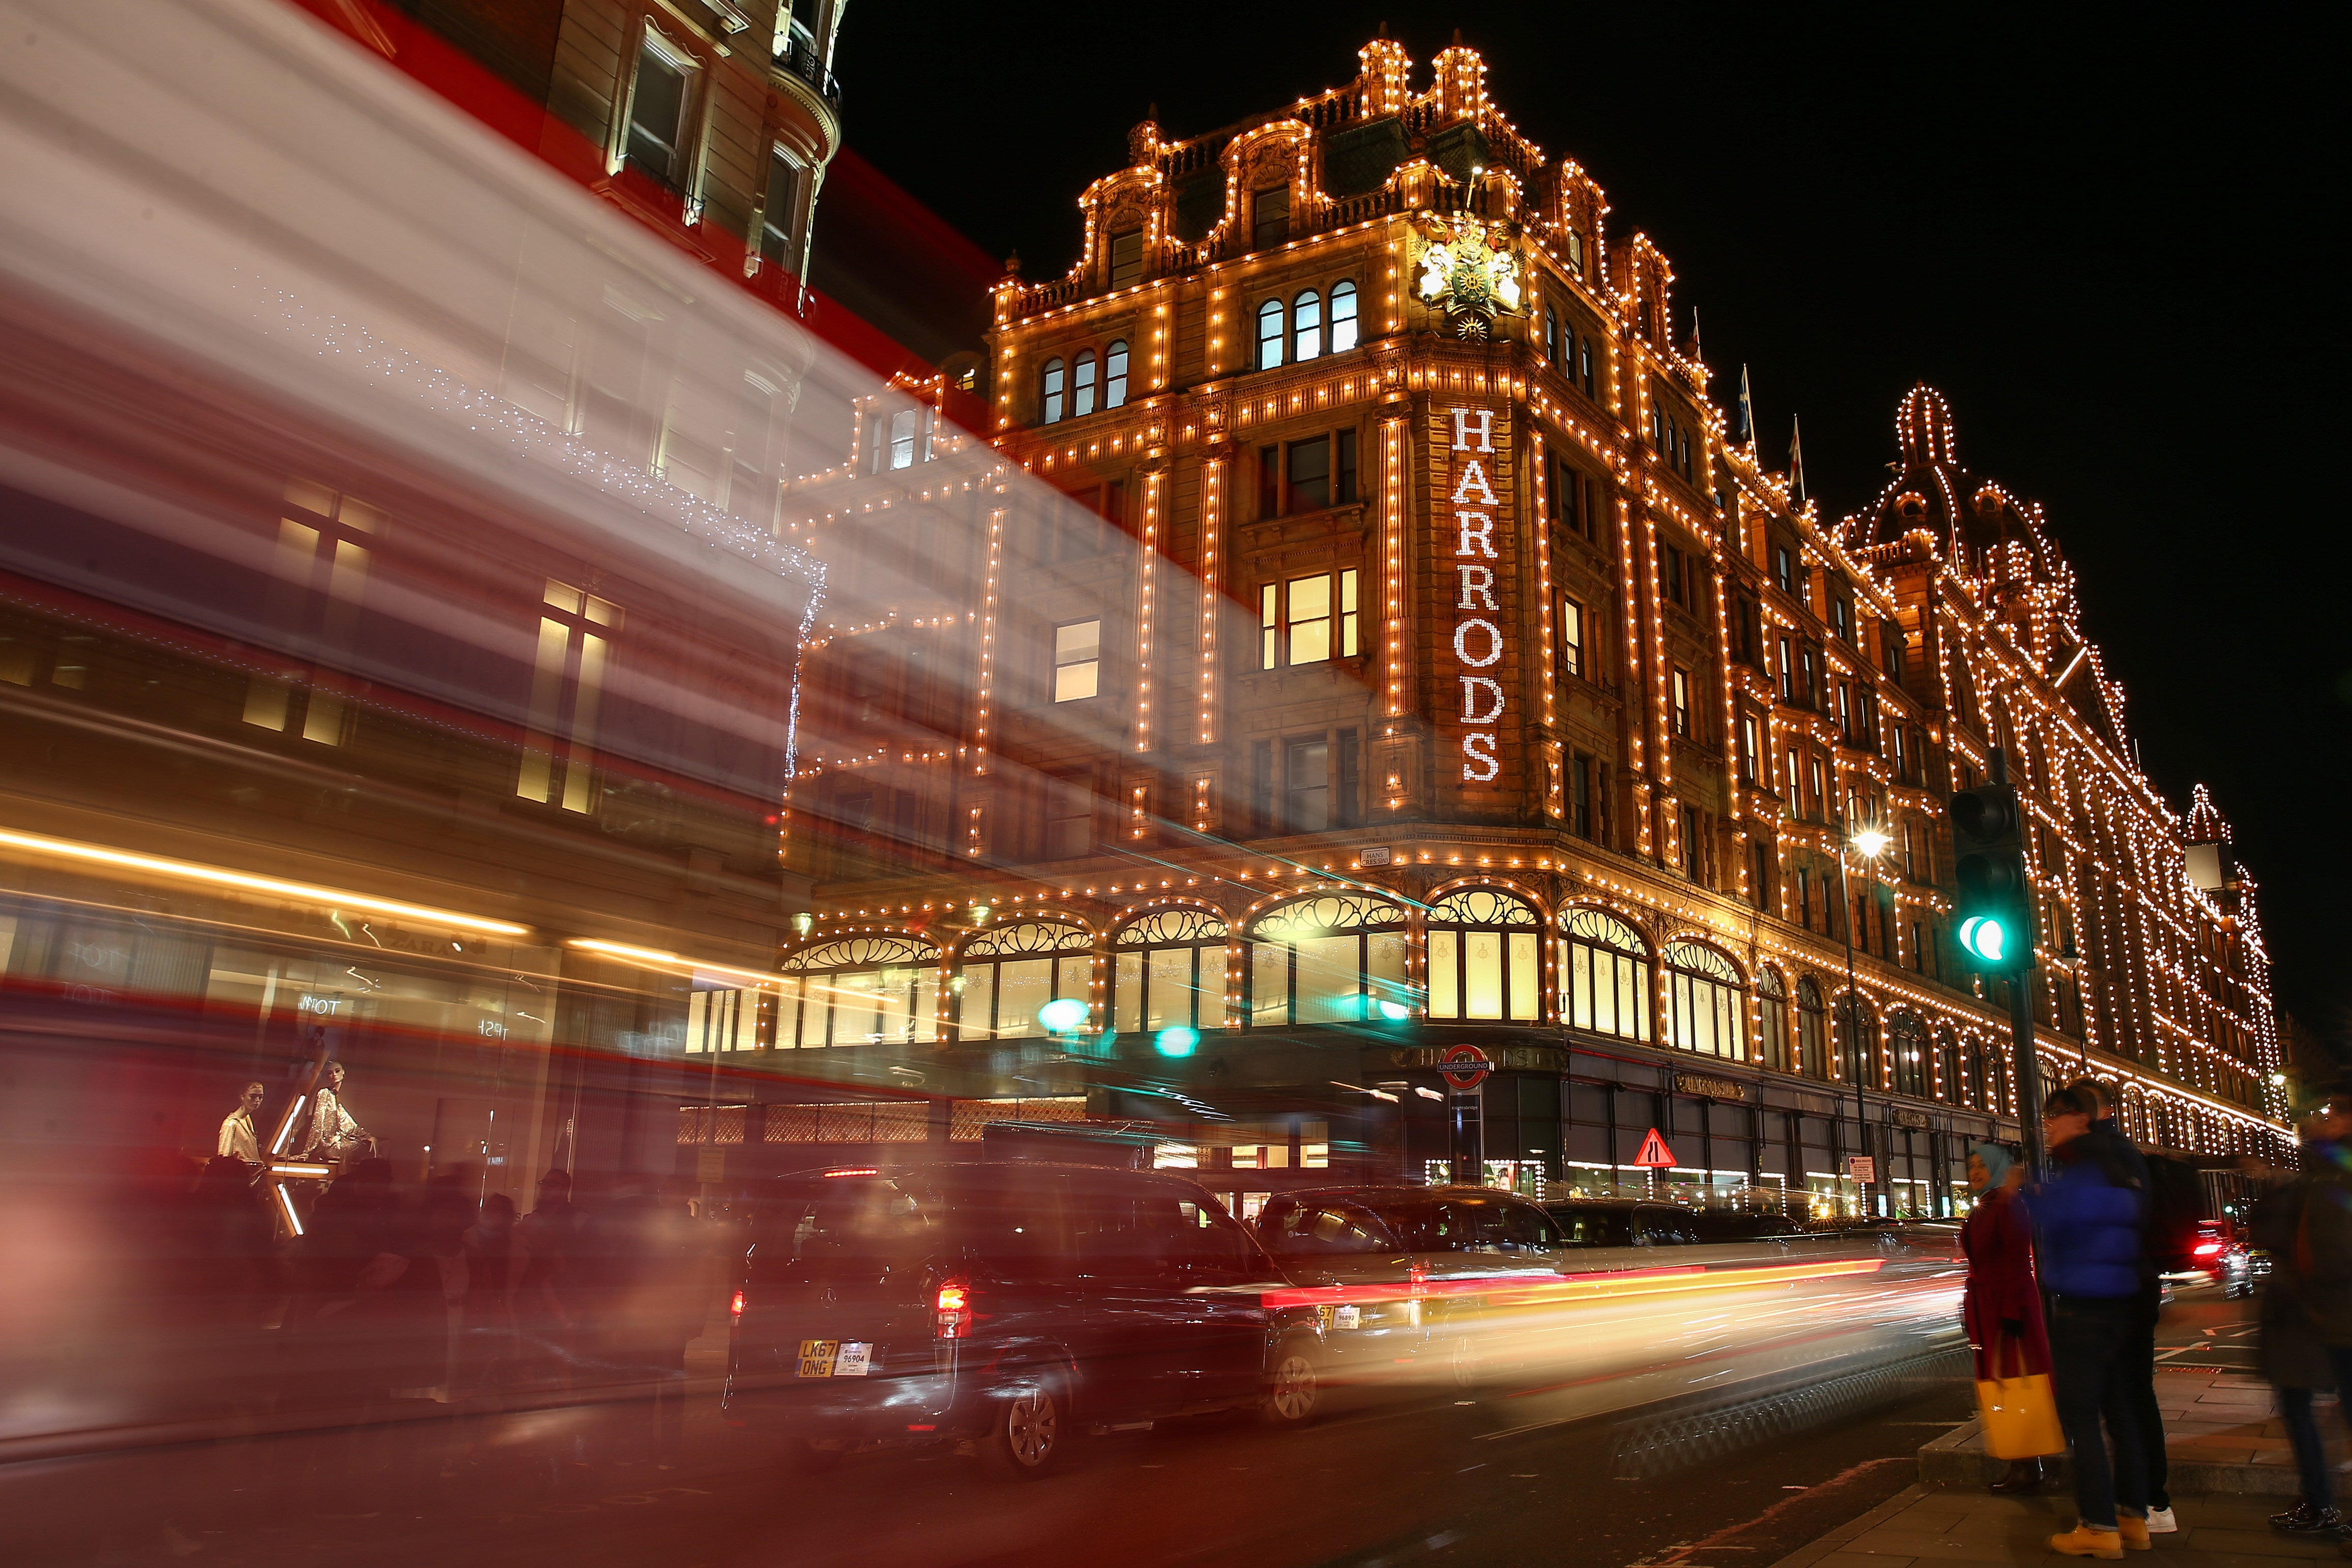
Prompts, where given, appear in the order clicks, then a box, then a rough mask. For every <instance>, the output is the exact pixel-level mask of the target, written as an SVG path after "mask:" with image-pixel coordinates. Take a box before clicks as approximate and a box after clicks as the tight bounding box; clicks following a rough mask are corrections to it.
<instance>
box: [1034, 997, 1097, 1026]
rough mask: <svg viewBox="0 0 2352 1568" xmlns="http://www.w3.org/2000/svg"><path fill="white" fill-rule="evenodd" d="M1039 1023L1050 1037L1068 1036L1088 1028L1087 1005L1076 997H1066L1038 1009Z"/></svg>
mask: <svg viewBox="0 0 2352 1568" xmlns="http://www.w3.org/2000/svg"><path fill="white" fill-rule="evenodd" d="M1037 1022H1038V1023H1040V1024H1042V1025H1044V1026H1045V1032H1046V1033H1047V1034H1049V1035H1066V1034H1070V1033H1072V1032H1073V1031H1076V1030H1078V1029H1083V1028H1085V1027H1086V1026H1087V1005H1086V1004H1085V1003H1083V1002H1081V1001H1079V1000H1078V999H1077V998H1076V997H1075V996H1064V997H1060V998H1058V999H1056V1000H1055V1001H1052V1002H1048V1003H1046V1004H1045V1005H1044V1006H1043V1007H1040V1008H1038V1009H1037Z"/></svg>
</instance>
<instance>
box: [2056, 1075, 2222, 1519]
mask: <svg viewBox="0 0 2352 1568" xmlns="http://www.w3.org/2000/svg"><path fill="white" fill-rule="evenodd" d="M2066 1087H2067V1088H2068V1089H2071V1090H2073V1091H2074V1093H2076V1094H2079V1095H2081V1096H2083V1097H2084V1099H2086V1100H2089V1101H2090V1102H2091V1131H2089V1133H2088V1134H2086V1136H2087V1137H2089V1138H2090V1139H2091V1140H2093V1142H2092V1143H2091V1144H2090V1145H2086V1147H2095V1148H2098V1149H2101V1150H2104V1151H2108V1152H2111V1153H2112V1152H2114V1151H2116V1150H2117V1149H2118V1148H2119V1149H2120V1150H2121V1151H2123V1152H2126V1153H2137V1150H2135V1149H2133V1147H2132V1143H2131V1141H2130V1140H2129V1139H2127V1138H2126V1137H2125V1136H2124V1134H2123V1130H2122V1129H2121V1128H2120V1127H2119V1126H2118V1125H2117V1124H2116V1095H2115V1090H2114V1089H2113V1088H2112V1087H2110V1086H2109V1085H2107V1084H2105V1083H2103V1082H2101V1081H2100V1080H2099V1079H2095V1078H2078V1079H2075V1080H2074V1082H2073V1083H2070V1084H2068V1085H2067V1086H2066ZM2116 1157H2117V1158H2120V1155H2117V1156H2116ZM2139 1159H2140V1163H2141V1164H2142V1165H2144V1166H2146V1167H2147V1175H2146V1177H2145V1178H2144V1179H2142V1180H2141V1183H2140V1189H2141V1192H2142V1193H2143V1194H2145V1196H2144V1198H2143V1200H2142V1203H2141V1205H2140V1223H2141V1227H2142V1228H2141V1242H2140V1286H2139V1317H2138V1319H2137V1321H2136V1322H2135V1323H2134V1324H2133V1327H2132V1337H2131V1342H2130V1344H2129V1345H2128V1346H2127V1347H2126V1353H2127V1363H2126V1369H2125V1373H2124V1377H2125V1380H2126V1384H2127V1385H2128V1392H2129V1394H2130V1396H2131V1401H2132V1415H2133V1418H2134V1421H2135V1423H2136V1424H2137V1426H2138V1428H2139V1435H2140V1457H2141V1458H2142V1459H2143V1460H2145V1461H2146V1463H2147V1532H2148V1533H2149V1534H2150V1535H2169V1534H2171V1533H2172V1532H2173V1531H2177V1530H2179V1528H2180V1523H2179V1520H2177V1519H2175V1518H2174V1517H2173V1512H2172V1492H2171V1489H2170V1483H2171V1480H2172V1461H2171V1458H2170V1457H2169V1456H2168V1455H2167V1453H2166V1452H2165V1447H2164V1412H2163V1410H2162V1409H2161V1408H2160V1407H2158V1405H2157V1403H2156V1329H2157V1320H2158V1318H2159V1317H2160V1316H2161V1315H2162V1313H2163V1311H2164V1281H2163V1279H2162V1276H2163V1273H2164V1271H2165V1270H2166V1269H2167V1268H2177V1267H2179V1264H2180V1262H2181V1261H2184V1259H2181V1258H2176V1257H2172V1256H2168V1254H2172V1253H2179V1252H2181V1251H2184V1250H2185V1248H2186V1247H2191V1246H2194V1245H2195V1237H2196V1223H2195V1222H2196V1215H2197V1214H2198V1212H2199V1210H2198V1206H2197V1205H2198V1203H2199V1201H2200V1200H2199V1199H2198V1198H2197V1197H2196V1196H2195V1195H2193V1194H2195V1193H2196V1190H2197V1178H2196V1175H2195V1173H2193V1172H2189V1171H2187V1170H2184V1169H2182V1168H2180V1167H2179V1166H2178V1165H2176V1164H2175V1163H2172V1162H2168V1161H2163V1160H2158V1159H2151V1158H2150V1157H2148V1156H2147V1155H2140V1156H2139ZM2159 1166H2161V1167H2162V1168H2161V1169H2159V1168H2158V1167H2159ZM2165 1175H2169V1176H2171V1177H2172V1178H2173V1181H2174V1183H2175V1184H2176V1187H2177V1184H2179V1183H2182V1182H2185V1183H2186V1184H2187V1186H2188V1188H2189V1193H2190V1194H2192V1195H2191V1196H2189V1198H2188V1199H2187V1200H2186V1202H2187V1212H2186V1215H2185V1216H2184V1215H2181V1214H2178V1213H2175V1214H2172V1215H2169V1216H2168V1215H2166V1214H2165V1213H2164V1212H2163V1211H2165V1210H2166V1209H2167V1206H2168V1205H2167V1204H2166V1202H2165V1199H2166V1195H2167V1194H2168V1193H2172V1194H2173V1195H2174V1197H2175V1199H2176V1200H2178V1196H2179V1194H2178V1193H2177V1190H2176V1187H2168V1185H2167V1184H2166V1182H2165V1181H2163V1180H2161V1179H2160V1178H2161V1177H2163V1176H2165ZM2169 1206H2170V1208H2171V1209H2173V1210H2179V1209H2180V1208H2181V1207H2182V1205H2181V1203H2180V1202H2179V1201H2175V1202H2173V1203H2172V1204H2171V1205H2169ZM2184 1225H2185V1226H2186V1228H2187V1230H2188V1232H2189V1239H2188V1240H2187V1241H2186V1242H2182V1241H2181V1240H2179V1238H2178V1237H2170V1238H2167V1237H2159V1236H2158V1234H2157V1233H2158V1229H2160V1228H2162V1229H2168V1230H2179V1229H2180V1228H2182V1226H2184Z"/></svg>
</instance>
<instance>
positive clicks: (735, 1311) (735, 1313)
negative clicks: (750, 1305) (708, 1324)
mask: <svg viewBox="0 0 2352 1568" xmlns="http://www.w3.org/2000/svg"><path fill="white" fill-rule="evenodd" d="M727 1317H728V1321H730V1322H733V1323H740V1322H741V1321H743V1292H742V1291H740V1290H738V1291H736V1292H735V1296H734V1299H733V1300H730V1301H729V1302H728V1303H727Z"/></svg>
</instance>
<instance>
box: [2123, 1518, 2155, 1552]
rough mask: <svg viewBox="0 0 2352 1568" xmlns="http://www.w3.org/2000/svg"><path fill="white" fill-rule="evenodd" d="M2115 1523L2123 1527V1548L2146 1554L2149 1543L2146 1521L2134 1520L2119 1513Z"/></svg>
mask: <svg viewBox="0 0 2352 1568" xmlns="http://www.w3.org/2000/svg"><path fill="white" fill-rule="evenodd" d="M2116 1523H2117V1524H2119V1525H2121V1526H2123V1538H2124V1547H2125V1549H2126V1550H2127V1551H2131V1552H2146V1551H2148V1550H2149V1549H2150V1543H2149V1542H2148V1539H2147V1521H2146V1520H2144V1519H2134V1518H2133V1517H2132V1516H2131V1515H2129V1514H2127V1513H2119V1514H2117V1515H2116Z"/></svg>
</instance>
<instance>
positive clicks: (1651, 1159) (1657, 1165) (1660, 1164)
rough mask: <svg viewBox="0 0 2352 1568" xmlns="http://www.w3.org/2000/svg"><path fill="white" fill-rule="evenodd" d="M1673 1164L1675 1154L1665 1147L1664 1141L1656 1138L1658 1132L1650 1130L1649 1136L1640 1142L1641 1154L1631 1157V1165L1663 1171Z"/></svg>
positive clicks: (1654, 1129) (1653, 1129)
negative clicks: (1646, 1166)
mask: <svg viewBox="0 0 2352 1568" xmlns="http://www.w3.org/2000/svg"><path fill="white" fill-rule="evenodd" d="M1633 1163H1635V1164H1636V1165H1648V1166H1651V1167H1652V1168H1654V1169H1658V1170H1663V1169H1664V1168H1665V1167H1666V1166H1668V1165H1671V1164H1673V1163H1675V1152H1674V1151H1673V1150H1672V1149H1669V1148H1667V1147H1666V1141H1665V1140H1664V1139H1663V1138H1661V1137H1659V1136H1658V1130H1657V1129H1656V1128H1654V1127H1653V1128H1651V1129H1650V1135H1649V1136H1648V1137H1647V1138H1644V1139H1643V1140H1642V1152H1640V1153H1638V1154H1636V1155H1634V1156H1633Z"/></svg>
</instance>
